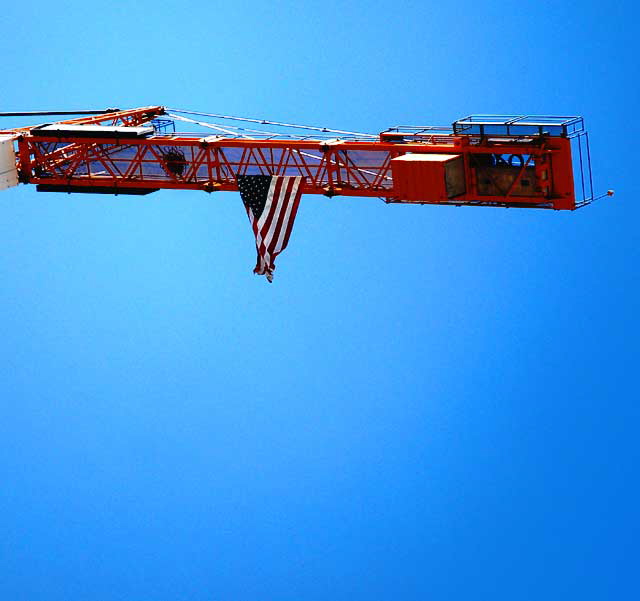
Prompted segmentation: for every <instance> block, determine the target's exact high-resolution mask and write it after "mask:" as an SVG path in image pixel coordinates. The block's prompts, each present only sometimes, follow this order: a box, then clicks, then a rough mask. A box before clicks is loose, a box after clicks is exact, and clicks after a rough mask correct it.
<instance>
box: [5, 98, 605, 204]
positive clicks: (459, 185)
mask: <svg viewBox="0 0 640 601" xmlns="http://www.w3.org/2000/svg"><path fill="white" fill-rule="evenodd" d="M161 115H165V117H166V111H165V110H164V108H163V107H160V106H157V107H144V108H140V109H131V110H127V111H117V112H110V113H108V114H100V115H92V116H84V117H79V118H76V119H70V120H67V121H62V122H58V123H55V124H46V125H44V126H37V127H33V126H32V127H23V128H17V129H13V130H4V131H1V132H0V136H2V138H0V140H3V141H0V149H2V148H4V154H0V187H8V186H9V185H14V184H15V183H16V182H17V181H20V182H23V183H32V184H37V186H38V190H40V191H63V192H79V191H86V192H92V193H102V194H104V193H114V194H126V193H133V194H142V193H149V192H151V191H155V190H159V189H187V190H203V191H206V192H213V191H217V190H227V191H232V190H237V189H238V176H243V175H282V176H300V177H302V184H301V186H302V191H303V193H304V194H323V195H325V196H337V195H342V196H364V197H370V196H371V197H382V198H383V199H384V200H385V201H386V202H389V203H415V204H446V205H458V206H463V205H468V206H506V207H509V206H512V207H535V208H548V209H574V208H576V207H578V206H580V205H581V204H584V203H585V202H587V201H589V200H590V199H591V198H592V196H593V190H592V182H591V174H590V164H589V154H588V138H587V137H586V132H585V131H584V127H583V123H582V119H581V118H578V117H514V116H471V117H466V118H465V119H461V120H458V121H456V122H454V124H453V127H452V128H450V129H448V130H444V129H443V128H430V127H397V128H393V129H390V130H387V131H385V132H383V133H381V134H380V135H379V136H377V137H375V138H373V137H368V138H359V137H357V136H352V135H349V134H348V133H345V134H341V135H337V136H336V135H335V134H333V137H332V138H331V139H327V137H326V136H325V137H324V138H323V137H322V135H321V134H320V133H317V134H316V133H315V132H314V133H312V134H309V133H308V132H302V134H300V135H297V136H295V135H291V134H288V135H286V136H281V137H277V136H276V135H271V132H258V131H257V130H252V131H248V130H247V129H246V128H245V124H243V125H242V127H235V128H234V126H230V125H228V124H225V125H224V127H223V126H218V125H216V124H210V125H212V128H213V129H216V130H217V133H216V135H215V136H213V135H210V134H209V135H203V134H201V133H197V132H187V133H175V132H170V133H166V130H160V129H159V127H154V124H153V120H154V119H156V118H158V117H159V116H161ZM232 119H233V118H232ZM237 119H239V118H237ZM163 121H166V118H165V119H164V120H163ZM185 121H190V120H189V119H188V118H185ZM191 121H193V120H191ZM246 121H251V122H252V123H253V122H254V121H255V120H248V119H247V120H246ZM193 122H194V123H196V122H195V121H193ZM198 123H199V122H198ZM265 123H267V122H266V121H265ZM273 124H277V123H276V122H271V125H273ZM284 125H286V124H284ZM163 127H166V123H165V124H164V125H163ZM252 127H253V126H252ZM291 127H296V126H291ZM298 127H302V126H298ZM310 129H311V128H310ZM314 129H316V130H317V129H319V128H314ZM336 131H338V130H336ZM267 133H269V134H270V135H266V134H267ZM262 134H264V135H262ZM9 145H10V146H11V147H12V149H13V150H15V151H16V153H15V155H14V156H15V158H11V157H10V158H9V159H7V156H5V155H7V150H6V149H7V148H8V147H9ZM10 154H12V153H11V151H10ZM574 154H575V155H576V156H577V157H579V159H581V160H580V161H579V162H576V161H574ZM1 157H4V159H2V158H1ZM574 162H575V164H574ZM574 173H575V174H576V177H574ZM3 174H4V175H3ZM7 174H8V175H7ZM2 178H4V180H3V179H2ZM574 180H575V183H576V184H578V185H577V187H578V190H579V191H580V189H581V190H582V194H578V195H576V192H575V190H574ZM2 181H4V182H5V183H4V184H2ZM585 184H586V185H585Z"/></svg>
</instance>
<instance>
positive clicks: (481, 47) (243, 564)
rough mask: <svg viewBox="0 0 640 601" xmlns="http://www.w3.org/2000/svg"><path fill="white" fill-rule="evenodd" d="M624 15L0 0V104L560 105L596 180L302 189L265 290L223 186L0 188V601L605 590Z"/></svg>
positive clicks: (582, 6)
mask: <svg viewBox="0 0 640 601" xmlns="http://www.w3.org/2000/svg"><path fill="white" fill-rule="evenodd" d="M638 12H639V11H638V8H637V6H636V4H635V3H631V2H619V3H616V4H615V5H603V4H602V3H592V2H578V3H574V4H572V5H571V6H569V5H568V4H567V5H564V4H561V3H555V2H538V3H535V4H523V3H514V4H513V5H510V4H505V3H504V2H486V3H484V4H480V5H478V3H475V2H474V3H472V2H453V3H433V4H432V3H428V2H397V3H395V4H393V5H389V4H388V3H384V2H375V1H374V2H366V3H365V2H351V3H340V2H331V1H328V2H322V3H310V2H297V3H288V2H272V3H268V4H267V3H258V2H236V3H233V5H232V4H231V3H219V4H218V3H207V2H184V3H171V4H169V3H163V2H153V3H152V2H146V1H144V0H143V1H139V2H137V3H136V4H135V6H131V5H128V4H125V3H116V5H115V6H113V5H110V6H102V7H100V8H97V7H91V6H89V5H87V4H86V3H80V2H66V3H64V4H63V5H62V6H60V5H56V6H53V5H51V4H50V3H39V2H32V3H28V4H24V3H23V4H16V5H12V6H9V7H4V9H3V16H4V22H3V35H2V36H1V37H0V50H1V51H2V56H3V57H4V61H3V67H4V68H3V73H4V82H5V83H4V85H3V87H2V94H1V97H0V98H1V100H0V110H5V111H11V110H34V109H52V108H53V109H57V108H60V109H62V108H69V109H75V108H91V107H107V106H119V107H123V108H124V107H135V106H144V105H150V104H162V105H166V106H171V107H177V108H188V109H193V110H203V111H209V112H226V113H231V114H237V115H246V116H250V117H267V118H271V119H282V120H289V121H293V122H301V123H311V124H317V125H327V126H333V127H338V128H345V129H353V130H355V131H373V132H377V131H379V130H382V129H385V128H386V127H388V126H391V125H396V124H399V123H412V124H413V123H421V124H422V123H424V124H438V125H440V124H444V125H446V124H449V123H451V122H452V121H453V120H454V119H456V118H458V117H462V116H465V115H468V114H470V113H532V114H581V115H584V117H585V119H586V124H587V127H588V128H589V130H590V132H591V149H592V159H593V163H594V171H595V180H596V188H597V189H598V191H605V190H606V189H607V188H615V190H616V196H615V197H614V198H613V199H603V200H602V201H600V202H598V203H595V204H594V205H592V206H590V207H588V208H585V209H583V210H580V211H577V212H574V213H565V212H557V213H556V212H552V211H548V212H546V211H539V212H537V211H528V210H514V209H509V210H506V209H472V208H469V209H467V208H448V207H415V206H387V205H384V204H383V203H382V202H380V201H378V200H371V199H348V198H340V197H335V198H333V199H327V198H316V197H304V198H303V199H302V203H301V206H300V211H299V213H298V219H297V221H296V227H295V229H294V231H293V235H292V237H291V242H290V245H289V248H288V249H287V250H286V251H285V252H284V253H283V254H282V255H281V256H280V257H279V259H278V270H277V273H276V279H275V282H274V284H273V285H268V284H266V282H264V281H263V278H259V277H257V276H254V275H253V274H252V273H251V269H252V268H253V264H254V261H255V250H254V245H253V240H252V235H251V231H250V228H249V224H248V221H247V218H246V214H245V213H244V210H243V207H242V203H241V201H240V198H239V196H238V195H237V194H232V193H218V194H213V195H206V194H199V193H195V192H184V191H183V192H178V191H176V192H171V191H161V192H159V193H157V194H154V195H151V196H149V197H143V198H127V197H106V196H105V197H98V198H94V197H89V196H87V197H84V196H81V195H54V194H50V195H45V194H37V193H36V192H35V189H33V188H32V187H29V186H20V187H18V188H14V189H11V190H8V191H5V192H2V193H1V194H0V214H1V216H2V217H1V218H0V249H1V250H0V278H1V282H2V284H1V285H0V315H1V317H0V340H1V341H2V342H1V343H0V366H1V367H0V409H1V411H2V419H1V420H0V482H1V484H0V596H2V597H3V598H6V599H12V600H23V599H24V600H29V601H32V600H40V599H43V600H44V599H46V600H47V601H57V600H63V599H64V600H68V599H86V598H92V599H101V600H104V601H110V600H114V601H115V600H125V599H127V600H130V599H134V598H135V599H158V600H174V599H194V600H200V599H202V600H205V599H206V600H238V601H253V600H258V599H260V600H274V601H275V600H282V601H286V600H289V599H290V600H292V601H293V600H298V599H301V598H304V599H306V600H307V601H314V600H323V601H324V600H327V599H331V600H332V601H341V600H347V599H348V600H354V599H355V600H359V599H363V600H364V599H367V600H371V599H390V598H396V599H403V600H414V599H415V600H418V599H421V600H422V599H432V600H440V599H443V600H444V599H447V600H449V599H458V598H459V599H463V598H464V599H467V600H469V601H472V600H474V599H478V600H480V599H487V598H492V599H495V600H502V599H505V600H506V599H509V600H510V601H518V600H523V601H524V600H530V599H531V600H533V599H536V600H537V599H540V598H545V599H548V600H555V599H566V598H568V597H571V598H580V599H583V600H588V599H603V598H625V599H630V598H634V597H635V596H637V595H638V590H637V589H638V582H637V559H636V558H637V556H638V543H637V538H638V536H637V535H638V531H639V529H640V524H639V520H638V514H637V507H638V504H639V502H640V498H639V497H640V495H639V493H638V482H637V472H638V460H639V459H640V457H639V455H640V452H639V451H640V446H639V444H638V437H637V424H638V418H639V417H640V412H639V410H638V393H637V376H636V370H637V363H638V342H637V341H638V334H639V333H640V332H639V328H638V320H637V309H638V306H640V294H639V285H638V275H637V274H638V271H637V269H638V267H637V266H638V264H639V259H640V256H639V254H640V253H639V251H638V233H637V222H638V218H639V217H640V211H639V209H638V205H637V195H638V180H637V177H635V171H636V165H635V161H636V157H637V151H636V149H635V143H634V142H633V139H634V136H635V128H634V124H633V121H632V119H633V117H634V116H635V115H636V114H637V112H638V108H639V106H638V94H637V92H633V89H635V88H636V85H635V82H634V75H635V73H636V72H637V66H636V56H637V53H638V44H637V34H636V31H635V27H634V23H635V22H636V21H637V18H638V16H639V15H638ZM3 125H4V126H5V127H9V126H18V125H21V122H19V121H17V120H8V119H5V120H4V122H3Z"/></svg>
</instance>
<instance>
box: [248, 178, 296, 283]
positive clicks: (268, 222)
mask: <svg viewBox="0 0 640 601" xmlns="http://www.w3.org/2000/svg"><path fill="white" fill-rule="evenodd" d="M237 179H238V190H239V191H240V197H241V198H242V202H244V206H245V209H246V210H247V215H248V216H249V221H250V222H251V227H252V228H253V233H254V234H255V236H256V249H257V251H258V260H257V263H256V267H255V269H254V270H253V272H254V273H257V274H259V275H266V276H267V280H269V281H270V282H271V281H273V270H274V269H275V267H276V266H275V260H276V257H277V256H278V254H280V253H281V252H282V251H283V250H284V249H285V248H286V247H287V244H288V243H289V236H290V235H291V229H292V228H293V222H294V220H295V218H296V213H297V212H298V205H299V204H300V196H302V186H301V185H300V184H301V183H302V177H299V176H296V177H292V176H281V175H238V177H237Z"/></svg>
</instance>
